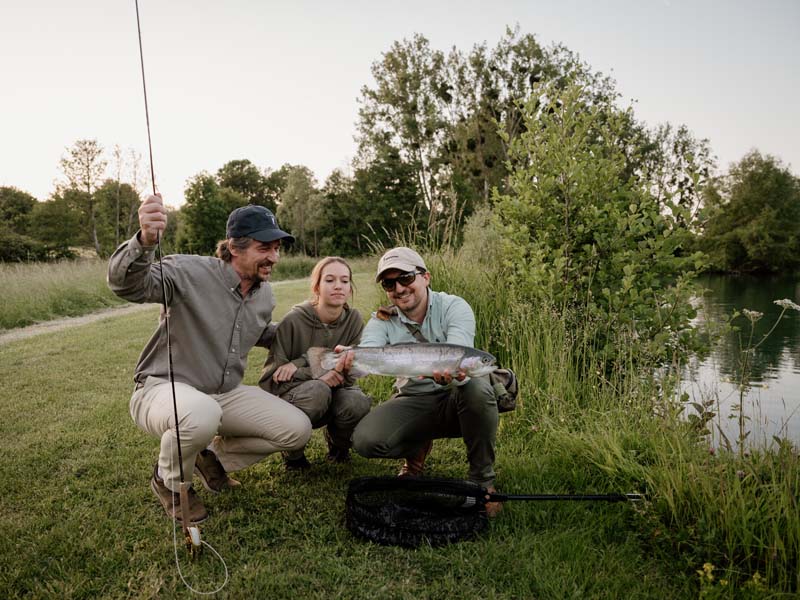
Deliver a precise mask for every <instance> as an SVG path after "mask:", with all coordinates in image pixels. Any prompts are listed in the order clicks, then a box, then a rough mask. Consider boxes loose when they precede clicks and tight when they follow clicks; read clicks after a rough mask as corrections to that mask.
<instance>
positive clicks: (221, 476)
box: [194, 449, 242, 494]
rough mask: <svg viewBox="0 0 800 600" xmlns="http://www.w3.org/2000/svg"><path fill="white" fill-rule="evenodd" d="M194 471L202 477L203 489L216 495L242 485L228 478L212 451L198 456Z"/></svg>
mask: <svg viewBox="0 0 800 600" xmlns="http://www.w3.org/2000/svg"><path fill="white" fill-rule="evenodd" d="M194 470H195V473H197V474H198V475H199V476H200V481H202V482H203V487H205V488H206V489H207V490H208V491H209V492H212V493H214V494H219V493H220V492H222V491H223V490H229V489H232V488H236V487H239V486H240V485H242V484H241V483H239V482H238V481H236V480H235V479H234V478H233V477H228V474H227V473H226V472H225V468H224V467H223V466H222V463H221V462H219V459H218V458H217V455H216V454H214V453H213V452H212V451H211V450H207V449H206V450H201V451H200V452H199V453H198V454H197V458H196V459H195V461H194Z"/></svg>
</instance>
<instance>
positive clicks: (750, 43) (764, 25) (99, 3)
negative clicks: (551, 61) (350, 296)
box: [0, 0, 800, 205]
mask: <svg viewBox="0 0 800 600" xmlns="http://www.w3.org/2000/svg"><path fill="white" fill-rule="evenodd" d="M134 7H135V5H134V0H72V1H70V2H65V1H63V0H47V1H45V0H26V1H24V2H23V1H21V0H20V1H13V0H3V1H2V3H0V81H1V82H2V84H1V87H0V185H13V186H15V187H18V188H20V189H22V190H24V191H27V192H29V193H31V194H33V195H34V196H36V197H37V198H38V199H39V200H45V199H46V198H47V197H48V196H49V195H50V194H51V192H52V191H53V189H54V182H55V181H56V180H57V179H59V178H60V177H61V174H60V170H59V164H58V163H59V159H60V158H61V156H62V155H63V154H64V152H65V149H66V148H67V147H68V146H71V145H72V144H73V143H74V142H75V141H76V140H78V139H81V138H95V139H97V140H98V141H99V142H100V144H102V145H103V146H104V147H105V148H106V149H107V150H108V153H107V154H108V158H109V161H110V156H111V153H110V151H111V149H112V148H113V146H114V145H115V144H118V145H119V146H121V147H122V148H123V149H127V148H134V149H135V150H137V151H138V152H140V153H141V154H142V155H143V157H144V158H145V159H146V157H147V131H146V125H145V115H144V104H143V100H142V89H141V74H140V66H139V50H138V45H137V34H136V13H135V8H134ZM139 8H140V14H141V19H142V38H143V43H144V53H145V68H146V74H147V86H148V99H149V104H150V124H151V130H152V136H153V154H154V159H155V171H156V179H157V184H158V186H159V188H160V190H161V191H162V193H163V195H164V198H165V200H166V202H167V203H169V204H173V205H180V204H181V203H182V202H183V189H184V185H185V182H186V180H187V179H189V178H190V177H192V176H194V175H196V174H197V173H199V172H200V171H202V170H207V171H209V172H212V173H213V172H215V171H216V170H217V169H218V168H219V167H221V166H222V165H223V164H224V163H226V162H227V161H229V160H233V159H240V158H247V159H249V160H251V161H252V162H253V163H255V164H256V165H257V166H259V167H260V168H262V169H263V168H266V167H269V168H272V169H276V168H278V167H280V166H281V165H282V164H284V163H287V162H288V163H293V164H304V165H306V166H308V167H310V168H311V170H312V171H314V173H315V174H316V176H317V179H318V181H319V183H320V184H322V183H323V182H324V180H325V178H327V176H328V175H329V174H330V173H331V171H333V170H334V169H335V168H337V167H342V168H346V167H347V166H348V165H349V162H350V160H351V159H352V157H353V155H354V154H355V142H354V141H353V136H354V134H355V131H356V128H355V122H356V119H357V114H358V104H357V101H356V100H357V98H358V97H359V95H360V89H361V87H362V86H363V85H365V84H371V75H370V65H371V64H372V63H373V62H375V61H378V60H379V59H380V58H381V53H382V52H385V51H386V50H388V49H389V47H390V46H391V44H392V42H394V41H395V40H400V39H402V38H410V37H411V36H412V35H413V34H414V33H421V34H422V35H424V36H425V37H427V38H428V39H429V40H430V42H431V45H432V46H433V47H434V48H437V49H441V50H448V49H450V48H451V47H452V46H456V47H458V48H459V49H461V50H462V51H464V52H467V51H468V50H469V49H470V48H471V47H472V46H473V44H476V43H481V42H484V41H485V42H487V43H488V45H489V46H490V47H491V46H494V45H495V44H496V43H497V41H498V40H499V39H500V37H501V36H502V35H503V32H504V30H505V27H506V26H507V25H510V26H512V27H513V26H514V25H515V24H517V23H518V24H519V26H520V29H521V31H522V32H523V33H533V34H535V35H536V37H537V39H538V40H539V42H540V43H541V44H543V45H550V44H551V43H553V42H561V43H563V44H565V45H566V46H567V47H568V48H570V49H571V50H573V51H575V52H577V53H579V54H580V56H581V58H582V59H583V60H585V61H586V62H588V63H589V64H590V65H591V66H592V67H593V68H594V69H595V70H600V71H602V72H604V73H606V74H609V75H612V76H613V77H614V78H615V79H616V81H617V89H618V90H619V91H620V92H621V93H622V95H623V98H625V99H626V102H629V101H632V100H635V101H636V104H635V112H636V115H637V116H638V118H639V119H640V120H643V121H645V122H647V123H648V124H650V125H653V126H654V125H656V124H658V123H661V122H665V121H668V122H671V123H673V124H675V125H680V124H686V125H687V126H688V127H689V128H690V129H691V130H692V132H693V133H694V134H695V135H696V137H698V138H708V139H709V140H710V142H711V147H712V149H713V151H714V153H715V154H716V155H717V157H718V159H719V165H720V167H721V168H723V169H726V168H727V167H728V165H729V164H730V163H731V162H733V161H738V160H739V159H741V158H742V156H743V155H744V154H745V153H746V152H747V151H749V150H750V149H751V148H757V149H758V150H760V151H761V152H762V153H765V154H773V155H775V156H777V157H779V158H781V159H782V160H783V161H784V163H786V164H790V165H791V167H792V170H793V171H794V173H795V174H800V116H799V115H798V109H797V106H798V104H800V100H798V98H800V1H798V0H763V1H760V2H756V1H750V2H743V1H733V0H730V1H723V0H718V1H711V0H697V1H689V0H638V1H634V0H630V1H628V0H611V1H606V2H603V1H597V0H572V1H570V0H562V1H553V0H548V1H546V2H545V1H539V0H528V1H522V0H518V1H512V0H492V1H491V2H490V1H488V0H484V1H482V2H480V1H469V2H439V1H437V0H426V1H417V0H404V1H397V0H395V1H392V2H385V1H379V0H370V1H352V2H345V1H343V0H342V1H340V0H328V1H319V2H311V1H303V0H292V1H290V0H281V1H272V0H260V1H257V0H249V1H248V0H224V1H223V0H216V1H211V0H192V1H189V0H140V2H139ZM109 173H110V171H109Z"/></svg>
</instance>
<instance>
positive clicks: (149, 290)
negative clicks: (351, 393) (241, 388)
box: [108, 232, 275, 394]
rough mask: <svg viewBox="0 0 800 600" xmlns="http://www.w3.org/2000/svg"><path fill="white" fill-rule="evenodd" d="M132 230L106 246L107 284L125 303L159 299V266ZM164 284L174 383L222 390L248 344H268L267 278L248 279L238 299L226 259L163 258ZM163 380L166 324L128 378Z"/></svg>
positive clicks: (233, 378)
mask: <svg viewBox="0 0 800 600" xmlns="http://www.w3.org/2000/svg"><path fill="white" fill-rule="evenodd" d="M138 235H139V234H138V232H137V234H136V235H134V236H133V237H132V238H131V239H130V240H128V241H127V242H124V243H123V244H122V245H121V246H120V247H119V248H117V250H116V252H114V254H113V256H112V257H111V259H110V261H109V265H108V285H109V287H110V288H111V290H112V291H113V292H114V293H115V294H116V295H117V296H119V297H121V298H125V299H126V300H130V301H131V302H139V303H143V302H158V303H161V302H162V297H161V275H160V273H161V267H160V265H159V264H158V262H153V257H154V248H153V247H147V246H142V244H141V243H140V241H139V238H138ZM163 263H164V286H165V289H166V292H167V302H168V304H169V312H170V319H169V324H170V336H171V337H172V359H173V373H174V376H175V381H179V382H182V383H185V384H188V385H191V386H192V387H194V388H195V389H197V390H199V391H201V392H203V393H206V394H223V393H225V392H229V391H231V390H232V389H234V388H235V387H237V386H238V385H239V384H240V383H241V382H242V377H243V376H244V370H245V367H246V366H247V355H248V353H249V352H250V350H251V349H252V347H253V346H264V347H269V345H270V343H271V342H272V338H273V336H274V331H275V326H274V325H271V320H272V311H273V309H274V308H275V296H274V295H273V293H272V287H271V286H270V285H269V284H268V283H261V284H260V285H259V284H256V285H254V286H253V288H252V289H250V291H249V292H248V293H247V296H245V297H242V294H241V289H240V284H241V278H240V277H239V275H238V273H236V271H235V270H234V269H233V267H232V266H231V265H230V263H227V262H225V261H223V260H220V259H218V258H213V257H210V256H193V255H186V254H175V255H171V256H166V257H164V259H163ZM150 376H155V377H160V378H164V379H167V378H168V377H169V373H168V358H167V339H166V322H165V320H164V314H163V308H162V314H161V318H160V320H159V324H158V328H157V329H156V331H155V333H154V334H153V336H152V337H151V338H150V341H148V342H147V345H146V346H145V348H144V350H142V354H141V355H140V356H139V362H138V363H137V365H136V370H135V374H134V380H135V381H136V382H137V383H139V384H143V383H144V381H145V379H147V378H148V377H150Z"/></svg>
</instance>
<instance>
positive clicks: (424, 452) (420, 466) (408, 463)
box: [397, 440, 433, 477]
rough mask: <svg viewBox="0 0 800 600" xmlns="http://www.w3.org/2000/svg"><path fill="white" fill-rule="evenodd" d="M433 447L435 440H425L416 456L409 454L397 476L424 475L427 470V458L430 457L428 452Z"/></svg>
mask: <svg viewBox="0 0 800 600" xmlns="http://www.w3.org/2000/svg"><path fill="white" fill-rule="evenodd" d="M432 448H433V440H428V441H427V442H425V444H423V446H422V448H421V449H420V451H419V452H417V453H416V454H415V455H414V456H409V457H407V458H406V460H405V462H404V463H403V466H402V467H400V472H399V473H398V474H397V476H398V477H419V476H420V475H422V472H423V471H424V470H425V459H426V458H427V457H428V454H430V453H431V449H432Z"/></svg>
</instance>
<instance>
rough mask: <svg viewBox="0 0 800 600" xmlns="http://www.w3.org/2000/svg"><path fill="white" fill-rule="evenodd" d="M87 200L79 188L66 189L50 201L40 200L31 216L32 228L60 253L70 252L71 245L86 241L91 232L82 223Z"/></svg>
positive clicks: (47, 244) (48, 245) (42, 240)
mask: <svg viewBox="0 0 800 600" xmlns="http://www.w3.org/2000/svg"><path fill="white" fill-rule="evenodd" d="M83 201H84V198H83V195H82V193H81V192H78V191H77V190H62V191H61V192H56V193H55V194H53V196H52V198H51V199H50V200H48V201H47V202H37V203H36V205H35V206H34V207H33V210H32V211H31V216H30V231H32V232H35V236H36V239H37V240H39V241H41V242H43V243H44V244H45V245H46V246H47V247H48V248H51V249H53V251H54V252H55V253H56V254H65V253H68V252H69V248H70V246H79V245H83V244H85V243H86V241H87V233H86V230H85V228H84V227H83V226H82V223H81V222H82V219H83V212H82V210H81V208H80V207H79V205H80V204H81V203H82V202H83Z"/></svg>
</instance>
